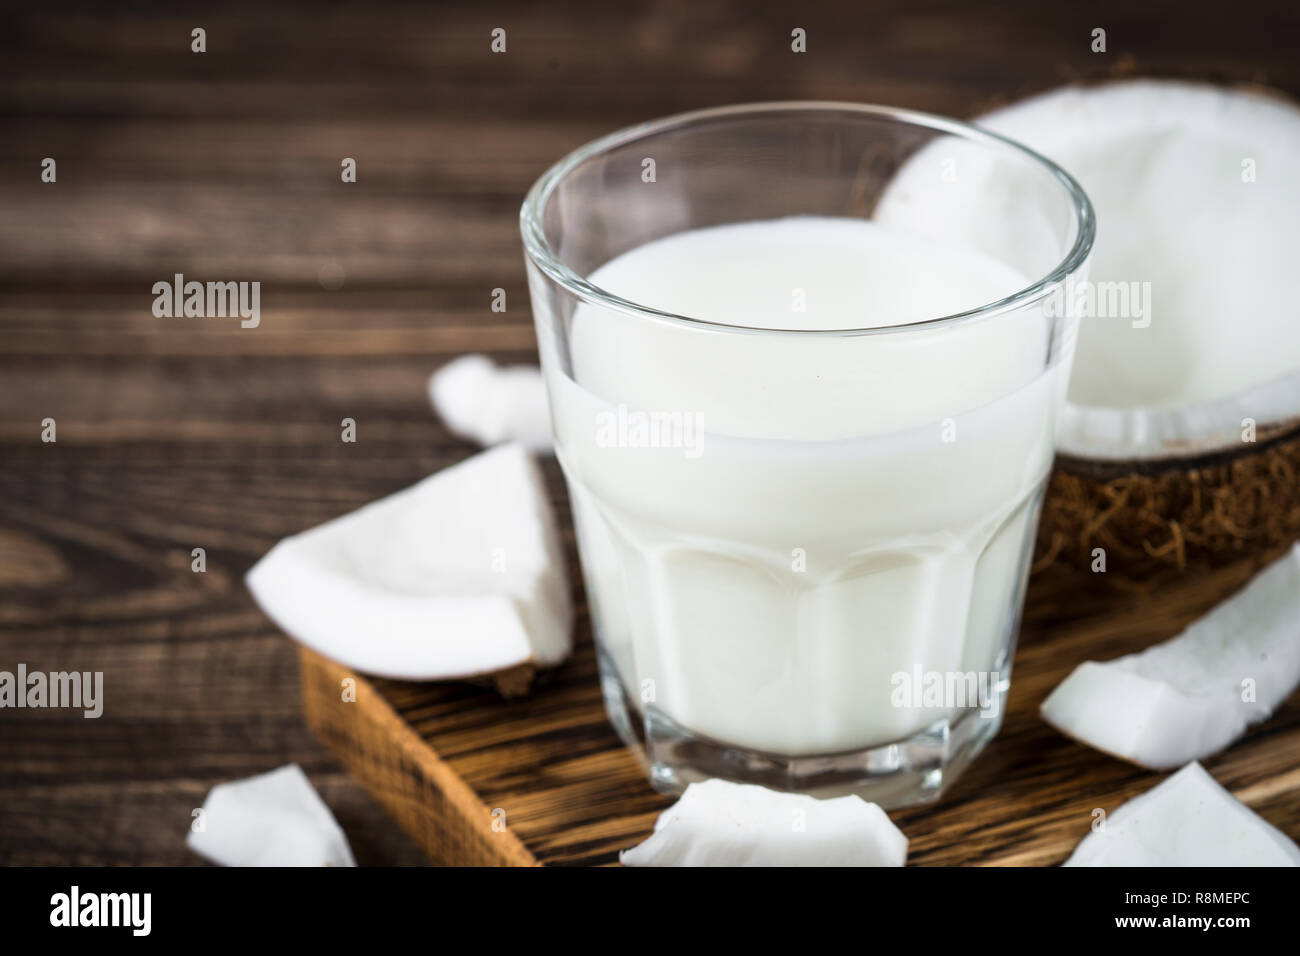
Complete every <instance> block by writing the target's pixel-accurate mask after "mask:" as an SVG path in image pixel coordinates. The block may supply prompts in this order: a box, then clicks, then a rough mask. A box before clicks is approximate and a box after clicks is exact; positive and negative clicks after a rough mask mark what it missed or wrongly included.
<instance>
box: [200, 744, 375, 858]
mask: <svg viewBox="0 0 1300 956" xmlns="http://www.w3.org/2000/svg"><path fill="white" fill-rule="evenodd" d="M185 842H186V843H187V844H188V845H189V847H190V849H192V850H194V851H195V852H196V853H198V854H200V855H201V856H204V857H206V858H207V859H209V860H211V861H212V862H213V863H217V864H220V865H221V866H356V865H357V864H356V861H355V860H354V859H353V858H352V848H351V847H350V846H348V840H347V837H346V836H344V834H343V830H342V828H341V827H339V825H338V821H336V820H335V819H334V815H333V814H332V813H330V811H329V807H327V806H325V801H323V800H321V798H320V795H319V794H317V793H316V790H315V788H313V787H312V785H311V781H309V780H308V779H307V775H306V774H305V773H303V772H302V768H301V767H299V766H298V765H297V764H286V765H285V766H283V767H281V768H279V769H278V770H272V771H271V772H270V773H264V774H259V775H258V776H256V777H249V778H248V779H246V780H237V781H234V782H233V783H222V784H218V785H217V786H215V787H213V788H212V790H211V791H210V792H209V793H208V798H207V799H206V800H205V801H203V809H202V810H201V811H200V812H199V813H198V814H197V815H196V816H195V818H194V821H193V822H192V823H191V824H190V832H189V835H188V836H187V837H186V840H185Z"/></svg>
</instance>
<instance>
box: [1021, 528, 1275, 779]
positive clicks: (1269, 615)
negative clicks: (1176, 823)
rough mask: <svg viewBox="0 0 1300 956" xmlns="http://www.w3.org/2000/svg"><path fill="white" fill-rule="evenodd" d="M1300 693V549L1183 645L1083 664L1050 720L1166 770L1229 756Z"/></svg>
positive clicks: (1056, 697) (1047, 711)
mask: <svg viewBox="0 0 1300 956" xmlns="http://www.w3.org/2000/svg"><path fill="white" fill-rule="evenodd" d="M1248 681H1249V682H1250V683H1249V684H1247V683H1246V682H1248ZM1297 684H1300V544H1297V545H1295V546H1293V547H1292V548H1291V550H1290V551H1289V552H1287V554H1286V555H1285V556H1284V557H1282V558H1281V559H1280V560H1278V561H1276V562H1274V563H1273V564H1271V565H1269V566H1268V567H1267V568H1266V569H1265V570H1264V571H1262V572H1260V573H1259V574H1258V575H1256V576H1255V578H1254V579H1252V580H1251V582H1250V583H1249V584H1247V585H1246V587H1244V588H1242V589H1241V590H1240V591H1238V592H1237V593H1236V594H1234V595H1233V596H1232V597H1230V598H1228V600H1226V601H1224V602H1223V603H1221V604H1219V605H1218V606H1217V607H1215V608H1214V609H1213V610H1212V611H1210V613H1209V614H1207V615H1205V616H1204V617H1202V618H1200V619H1199V620H1197V621H1196V622H1194V623H1193V624H1192V625H1191V626H1190V627H1188V628H1187V629H1186V630H1185V631H1183V632H1182V633H1181V634H1179V635H1178V636H1177V637H1174V638H1172V639H1171V640H1168V641H1166V642H1164V643H1163V644H1156V645H1155V646H1153V647H1149V648H1147V649H1146V650H1145V651H1142V652H1141V653H1139V654H1130V655H1128V656H1127V657H1120V658H1117V659H1116V660H1113V661H1107V662H1106V663H1096V662H1094V661H1087V662H1085V663H1083V664H1080V665H1079V666H1078V667H1076V668H1075V669H1074V671H1073V672H1072V673H1071V674H1070V676H1069V677H1067V678H1066V679H1065V680H1064V681H1062V682H1061V684H1060V685H1059V686H1057V688H1056V689H1055V690H1054V691H1052V693H1051V694H1050V695H1049V696H1048V698H1047V700H1045V701H1044V702H1043V706H1042V715H1043V718H1044V719H1045V720H1046V721H1047V722H1048V723H1050V724H1051V725H1052V726H1054V727H1056V728H1057V729H1058V730H1060V731H1061V732H1062V733H1064V734H1067V735H1069V736H1071V737H1074V738H1075V739H1076V740H1079V741H1082V742H1083V743H1086V744H1088V745H1089V746H1091V747H1095V748H1097V749H1098V750H1101V751H1104V752H1105V753H1108V754H1111V755H1113V756H1116V757H1119V758H1121V759H1123V760H1128V761H1131V762H1132V763H1136V764H1139V765H1140V766H1143V767H1150V768H1152V769H1155V770H1162V769H1166V768H1170V767H1178V766H1181V765H1182V764H1184V763H1186V762H1187V761H1189V760H1198V759H1201V758H1204V757H1207V756H1209V755H1210V754H1213V753H1217V752H1218V751H1219V750H1222V749H1223V748H1224V747H1226V746H1228V745H1229V744H1230V743H1232V742H1233V741H1234V740H1236V739H1237V738H1238V737H1240V736H1241V735H1242V734H1243V733H1244V732H1245V730H1246V728H1247V727H1249V726H1250V725H1251V724H1255V723H1258V722H1259V721H1261V720H1263V719H1265V718H1266V717H1268V715H1269V714H1271V713H1272V712H1273V710H1274V709H1275V708H1276V707H1277V706H1278V704H1280V703H1281V702H1282V701H1283V700H1285V699H1286V698H1287V696H1288V695H1289V694H1290V693H1291V691H1292V690H1294V689H1295V687H1296V685H1297ZM1248 686H1249V687H1250V688H1251V691H1252V693H1250V694H1248V693H1246V688H1247V687H1248ZM1243 698H1245V699H1243Z"/></svg>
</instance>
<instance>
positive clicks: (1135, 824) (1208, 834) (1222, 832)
mask: <svg viewBox="0 0 1300 956" xmlns="http://www.w3.org/2000/svg"><path fill="white" fill-rule="evenodd" d="M1064 865H1065V866H1300V847H1297V846H1296V845H1295V843H1293V842H1292V841H1291V840H1290V839H1289V838H1288V837H1287V835H1286V834H1285V833H1283V832H1282V831H1281V830H1279V829H1277V828H1276V827H1274V826H1272V825H1271V824H1270V823H1268V821H1266V820H1264V819H1263V818H1262V817H1260V816H1259V815H1258V814H1256V813H1255V812H1254V811H1253V810H1251V809H1250V807H1248V806H1246V805H1245V804H1244V803H1242V802H1241V801H1240V800H1238V799H1236V798H1235V797H1234V796H1233V795H1232V794H1230V793H1229V792H1228V791H1227V790H1225V789H1224V788H1223V787H1221V786H1220V785H1219V784H1218V782H1217V781H1215V779H1214V778H1213V777H1211V776H1210V775H1209V774H1208V773H1206V772H1205V768H1204V767H1202V766H1201V765H1200V764H1199V763H1189V764H1188V765H1187V766H1186V767H1184V768H1183V769H1182V770H1180V771H1178V772H1177V773H1176V774H1174V775H1173V776H1171V777H1169V778H1168V779H1167V780H1165V781H1164V782H1163V783H1161V784H1159V785H1158V786H1155V787H1152V788H1151V789H1150V790H1148V791H1147V792H1146V793H1144V794H1142V795H1141V796H1140V797H1134V798H1133V799H1132V800H1130V801H1128V803H1125V804H1124V805H1123V806H1121V807H1120V808H1119V809H1117V810H1116V811H1115V812H1114V813H1112V814H1111V815H1110V816H1109V817H1108V818H1107V819H1106V821H1105V826H1104V828H1103V829H1100V830H1095V831H1093V832H1092V833H1089V834H1088V835H1087V836H1086V837H1084V838H1083V840H1081V841H1080V842H1079V845H1078V846H1077V847H1075V850H1074V853H1072V854H1071V855H1070V858H1069V859H1068V860H1066V861H1065V864H1064Z"/></svg>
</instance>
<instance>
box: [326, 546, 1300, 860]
mask: <svg viewBox="0 0 1300 956" xmlns="http://www.w3.org/2000/svg"><path fill="white" fill-rule="evenodd" d="M1256 563H1257V562H1255V561H1247V562H1239V563H1237V564H1236V565H1234V566H1232V567H1228V568H1225V569H1223V570H1221V571H1219V572H1216V573H1213V574H1209V575H1205V576H1202V577H1200V578H1198V579H1196V580H1187V581H1184V582H1182V583H1180V584H1179V585H1178V586H1175V587H1172V588H1168V589H1165V590H1163V591H1161V592H1160V593H1159V594H1158V595H1155V596H1146V597H1127V596H1126V597H1116V596H1115V595H1113V594H1112V595H1106V594H1104V593H1099V592H1098V593H1093V592H1091V591H1089V590H1085V589H1084V582H1083V580H1082V579H1081V580H1079V581H1077V582H1075V584H1074V585H1073V586H1072V587H1069V588H1067V590H1066V593H1065V594H1064V597H1065V598H1066V600H1065V601H1061V600H1060V598H1061V597H1062V596H1063V595H1062V594H1060V593H1052V591H1053V590H1054V589H1055V588H1056V587H1057V585H1056V583H1055V582H1053V583H1052V584H1049V585H1048V586H1047V588H1043V587H1039V588H1038V589H1035V587H1034V585H1033V583H1032V582H1031V586H1030V597H1029V604H1028V607H1027V609H1026V618H1027V621H1026V624H1025V627H1024V629H1023V631H1022V634H1021V644H1020V647H1019V649H1018V653H1017V655H1016V661H1015V672H1014V676H1013V680H1012V684H1011V693H1010V697H1009V701H1008V706H1007V713H1006V719H1005V722H1004V724H1003V728H1002V731H1001V733H1000V734H999V736H998V737H997V739H996V740H994V742H993V743H992V744H991V745H990V746H989V748H988V749H987V750H986V751H985V752H984V753H983V754H982V755H981V756H980V757H979V758H978V759H977V760H976V761H975V763H974V764H972V765H971V767H970V768H969V769H967V771H966V772H965V773H964V774H963V775H962V777H961V778H960V779H959V780H958V781H957V783H956V784H955V785H953V786H952V787H951V788H950V789H949V790H947V791H946V792H945V793H944V795H943V797H942V798H941V799H940V800H939V801H938V802H936V803H934V804H932V805H928V806H924V807H917V808H913V809H908V810H901V811H895V812H893V813H891V814H890V816H891V818H892V819H894V821H895V822H896V823H897V824H898V825H899V826H900V827H901V828H902V830H903V832H904V833H906V834H907V836H908V838H909V840H910V841H911V845H910V852H909V862H911V863H914V864H919V865H943V866H954V865H995V866H1050V865H1056V864H1059V863H1061V862H1062V861H1063V860H1064V859H1065V858H1066V857H1067V856H1069V854H1070V852H1071V851H1072V850H1073V849H1074V847H1075V845H1076V844H1077V843H1078V842H1079V840H1081V839H1082V838H1083V837H1084V836H1085V835H1087V833H1088V831H1089V827H1090V826H1091V824H1092V820H1093V811H1094V810H1095V809H1097V808H1101V809H1103V810H1105V811H1106V812H1107V813H1109V812H1112V811H1114V810H1115V808H1116V807H1118V806H1119V805H1120V804H1121V803H1123V802H1124V801H1125V800H1128V799H1130V798H1131V797H1134V796H1136V795H1138V794H1139V793H1142V792H1144V791H1145V790H1147V789H1148V788H1150V787H1151V786H1154V785H1155V784H1156V783H1157V782H1159V780H1160V779H1162V775H1161V774H1156V773H1152V772H1150V771H1146V770H1143V769H1141V768H1139V767H1134V766H1131V765H1129V764H1126V763H1123V762H1122V761H1119V760H1115V759H1112V758H1110V757H1107V756H1105V755H1103V754H1100V753H1097V752H1096V751H1093V750H1090V749H1088V748H1086V747H1084V746H1082V745H1080V744H1078V743H1075V742H1073V741H1071V740H1069V739H1067V738H1065V737H1063V736H1061V735H1060V734H1058V733H1057V732H1056V731H1055V730H1053V729H1052V728H1050V727H1049V726H1047V725H1046V724H1045V723H1044V722H1043V721H1042V720H1041V719H1040V718H1039V717H1038V707H1039V705H1040V704H1041V703H1042V701H1043V699H1044V698H1045V697H1046V696H1047V694H1048V693H1049V692H1050V691H1051V689H1052V688H1053V687H1055V686H1056V684H1057V683H1059V682H1060V681H1061V680H1062V679H1063V678H1064V677H1065V676H1066V675H1067V674H1068V673H1069V672H1070V671H1071V670H1072V669H1073V668H1074V667H1075V666H1076V665H1077V664H1079V663H1080V662H1082V661H1084V660H1090V659H1092V660H1097V659H1108V658H1110V657H1114V656H1117V655H1120V654H1127V653H1131V652H1133V651H1136V650H1140V649H1142V648H1144V647H1147V646H1149V645H1150V644H1151V643H1152V642H1153V641H1157V640H1162V639H1164V638H1166V637H1170V636H1172V635H1173V634H1175V633H1177V632H1178V631H1179V630H1181V629H1182V628H1183V627H1184V626H1186V624H1187V623H1189V622H1190V621H1191V620H1193V619H1194V618H1195V617H1196V616H1198V615H1199V614H1201V613H1203V612H1204V611H1205V610H1206V609H1207V608H1209V607H1211V606H1212V605H1213V604H1214V603H1216V602H1217V601H1218V600H1220V599H1221V598H1222V597H1224V596H1226V595H1227V594H1229V593H1231V592H1232V591H1234V590H1235V589H1236V588H1237V587H1239V586H1240V585H1241V584H1242V583H1243V582H1244V581H1245V580H1246V579H1247V578H1248V577H1249V575H1250V574H1251V572H1252V571H1253V570H1254V568H1255V566H1256ZM581 633H583V635H584V637H586V638H587V639H584V640H582V641H580V643H579V646H578V649H577V652H576V653H575V655H574V657H573V658H572V659H571V660H570V661H568V662H567V663H565V664H564V665H563V666H561V667H560V668H558V669H557V670H555V671H554V672H553V673H551V674H550V675H548V678H547V679H546V680H544V681H543V682H542V683H540V684H539V685H538V686H537V687H536V688H535V689H534V692H533V693H532V694H531V695H530V696H529V697H527V698H524V699H519V700H504V699H502V698H501V697H500V696H499V695H497V694H496V693H495V692H493V691H492V690H489V689H483V688H477V687H472V686H468V685H448V684H441V685H439V684H411V683H402V682H395V681H386V680H378V679H366V678H362V677H359V676H358V675H356V674H354V673H352V672H351V671H350V670H348V669H347V668H345V667H342V666H340V665H338V664H335V663H332V662H330V661H327V660H325V659H324V658H322V657H320V656H319V655H317V654H315V653H314V652H312V651H310V650H307V649H303V650H302V651H301V666H302V673H303V700H304V705H305V707H306V711H307V718H308V722H309V723H310V725H311V726H312V728H313V729H314V730H315V731H316V733H317V734H318V736H320V737H321V738H322V740H324V741H325V742H326V743H327V744H328V745H329V746H330V747H331V749H332V750H333V751H334V752H335V754H336V755H337V756H338V757H339V759H340V761H342V763H343V764H344V766H346V767H347V768H348V769H349V770H350V771H351V772H352V773H353V774H354V775H355V776H357V777H358V779H360V780H361V781H362V782H363V783H364V784H365V786H366V787H367V788H368V789H369V790H370V791H371V793H373V794H374V795H375V797H376V799H377V800H379V802H380V803H382V804H383V805H384V806H385V807H386V808H387V809H388V810H389V812H390V813H391V814H392V815H393V817H394V819H396V820H397V822H398V823H399V824H400V825H401V826H402V828H403V829H404V830H405V831H406V832H407V833H409V834H410V835H411V836H412V838H413V839H414V840H415V841H416V842H417V843H418V844H419V845H420V846H421V847H422V848H423V849H424V850H425V852H427V853H428V854H429V856H430V858H431V859H433V860H434V861H436V862H438V863H443V864H469V863H473V864H482V863H485V862H490V863H496V864H500V865H511V864H519V863H521V862H522V863H524V864H532V863H533V862H537V863H542V864H550V865H604V864H611V863H614V862H616V861H617V858H618V851H619V850H621V849H626V848H628V847H629V846H632V845H634V844H636V843H638V842H640V841H641V840H643V839H645V838H646V837H647V836H649V834H650V832H651V829H652V827H653V825H654V820H655V817H656V816H657V815H658V813H659V812H660V811H661V810H662V809H663V808H664V807H666V806H668V804H669V803H670V802H671V799H670V798H667V797H664V796H662V795H660V794H656V793H655V792H653V791H652V790H651V788H650V786H649V784H648V783H647V781H646V777H645V774H644V772H643V770H642V768H641V767H640V765H639V764H638V762H637V760H636V759H635V758H634V757H633V755H632V754H631V752H630V751H628V750H627V749H626V748H625V747H623V745H622V744H621V743H620V742H619V740H618V738H617V737H616V736H615V734H614V731H613V730H612V729H611V728H610V726H609V724H608V723H607V721H606V719H605V712H604V709H603V705H602V703H601V700H600V691H599V688H598V686H597V680H596V662H595V654H594V650H593V647H592V645H591V642H590V639H589V637H588V636H587V635H586V631H585V628H584V629H581ZM348 679H351V680H355V681H356V682H357V683H358V685H359V687H360V692H359V696H358V699H357V700H356V702H355V703H347V702H344V701H343V700H342V698H341V691H340V688H341V686H342V682H343V681H344V680H348ZM1298 753H1300V694H1296V695H1293V696H1292V698H1291V700H1290V701H1288V702H1287V703H1286V704H1284V705H1283V706H1282V707H1281V708H1279V710H1278V711H1277V712H1276V713H1275V714H1274V715H1273V717H1272V718H1271V719H1270V720H1268V721H1267V722H1265V723H1264V724H1262V725H1260V726H1257V727H1255V728H1254V729H1253V730H1252V731H1251V732H1250V733H1248V734H1247V735H1246V737H1245V738H1244V739H1243V740H1242V741H1240V742H1238V743H1237V744H1235V745H1234V746H1233V747H1232V748H1231V749H1230V750H1228V751H1227V752H1226V753H1223V754H1220V755H1218V756H1216V757H1213V758H1211V759H1209V760H1207V761H1206V762H1205V765H1206V767H1207V769H1208V770H1209V771H1210V772H1211V773H1212V774H1213V775H1214V776H1215V778H1216V779H1217V780H1218V781H1219V782H1220V783H1222V784H1223V785H1224V786H1226V787H1227V788H1229V789H1230V790H1232V791H1233V792H1234V793H1235V794H1236V795H1237V796H1238V798H1240V799H1241V800H1243V801H1244V802H1245V803H1247V804H1248V805H1249V806H1251V807H1252V808H1253V809H1254V810H1255V811H1256V812H1258V813H1260V814H1261V815H1262V816H1263V817H1264V818H1265V819H1266V820H1268V821H1269V822H1270V823H1272V824H1273V825H1275V826H1277V827H1278V828H1280V829H1281V830H1282V831H1283V832H1284V833H1287V834H1288V835H1289V836H1291V837H1292V838H1300V765H1298V764H1297V760H1296V755H1297V754H1298ZM415 792H419V793H426V794H430V796H429V797H428V798H427V799H425V800H423V801H414V802H413V801H411V800H410V799H409V795H410V794H411V793H415ZM446 804H454V805H455V806H456V808H457V813H456V814H455V816H454V817H452V816H450V815H449V814H447V813H446V812H444V810H443V809H442V807H443V806H444V805H446ZM493 811H495V812H497V813H498V814H501V813H504V820H505V821H506V829H505V830H504V831H494V830H493V829H492V822H493V819H494V818H493V816H492V812H493ZM508 835H513V836H514V837H517V840H514V839H507V836H508ZM520 844H522V850H523V853H524V856H523V857H522V858H521V856H520V853H521V846H520ZM485 850H486V851H487V852H488V853H489V854H490V855H489V856H488V857H487V858H485V857H484V856H483V853H484V851H485Z"/></svg>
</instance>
